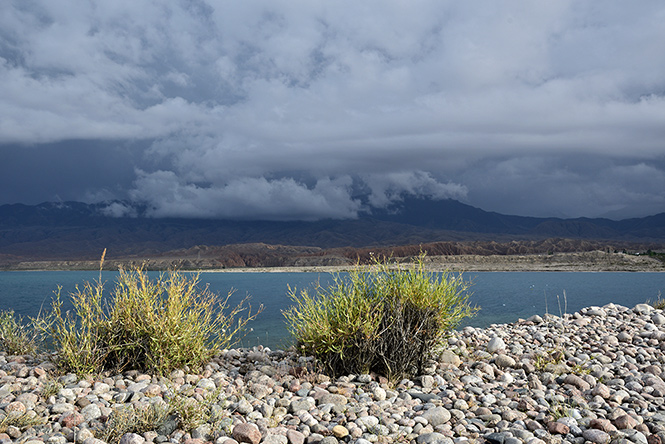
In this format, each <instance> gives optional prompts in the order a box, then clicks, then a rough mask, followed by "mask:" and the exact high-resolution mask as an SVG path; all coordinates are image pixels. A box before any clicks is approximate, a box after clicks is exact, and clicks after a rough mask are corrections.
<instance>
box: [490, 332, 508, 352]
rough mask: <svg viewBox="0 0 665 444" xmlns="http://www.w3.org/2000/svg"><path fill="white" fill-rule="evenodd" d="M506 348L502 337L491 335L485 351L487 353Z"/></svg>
mask: <svg viewBox="0 0 665 444" xmlns="http://www.w3.org/2000/svg"><path fill="white" fill-rule="evenodd" d="M505 349H506V343H505V342H503V339H501V338H500V337H498V336H493V337H492V339H490V341H489V342H488V343H487V351H488V352H489V353H496V352H498V351H499V350H505Z"/></svg>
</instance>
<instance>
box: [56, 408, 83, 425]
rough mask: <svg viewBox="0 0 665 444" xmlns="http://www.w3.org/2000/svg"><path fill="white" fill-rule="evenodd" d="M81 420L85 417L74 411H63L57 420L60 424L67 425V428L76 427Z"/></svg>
mask: <svg viewBox="0 0 665 444" xmlns="http://www.w3.org/2000/svg"><path fill="white" fill-rule="evenodd" d="M83 421H85V418H84V417H83V415H81V414H80V413H79V412H75V411H68V412H66V413H63V414H62V415H60V419H58V422H59V423H60V425H61V426H63V427H67V428H70V429H71V428H72V427H76V426H78V425H79V424H81V423H82V422H83Z"/></svg>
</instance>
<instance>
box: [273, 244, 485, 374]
mask: <svg viewBox="0 0 665 444" xmlns="http://www.w3.org/2000/svg"><path fill="white" fill-rule="evenodd" d="M333 279H334V280H333V283H332V284H331V285H330V286H328V287H327V288H324V287H322V286H320V285H317V286H316V287H315V289H314V290H315V291H314V294H313V295H312V294H310V293H309V292H308V291H307V290H302V291H301V292H300V293H299V294H298V293H297V292H296V291H295V290H292V289H289V296H290V298H291V299H292V301H293V302H294V305H293V306H292V307H291V308H290V309H288V310H287V311H285V312H284V316H285V317H286V320H287V325H288V328H289V331H290V332H291V334H292V335H293V336H294V338H295V340H296V342H297V345H298V347H299V350H300V351H301V352H303V353H306V354H311V355H313V356H315V357H316V358H318V359H319V360H320V361H321V363H322V364H323V366H324V367H325V368H326V369H327V370H328V371H329V372H331V373H332V374H334V375H341V374H345V373H347V374H348V373H368V372H370V371H375V372H377V373H380V374H383V375H386V376H388V377H389V378H390V379H393V380H395V379H398V378H400V377H402V376H409V375H413V374H414V373H415V372H420V371H422V367H423V364H424V363H425V361H426V360H427V359H429V358H430V357H432V355H433V354H434V353H435V351H436V350H437V348H438V347H440V346H442V345H443V342H444V339H445V338H446V337H447V335H448V333H449V332H450V330H452V329H453V328H455V327H456V326H457V325H458V324H459V323H460V321H461V320H462V319H464V318H465V317H467V316H470V315H473V314H474V313H475V311H476V309H475V308H473V307H471V306H470V305H469V304H468V297H469V294H468V293H467V290H468V287H469V284H468V283H467V282H465V281H464V280H463V279H462V275H461V274H460V275H457V276H453V275H451V274H450V273H447V272H446V273H441V274H438V273H432V272H428V271H427V270H426V269H425V266H424V255H423V256H420V257H419V258H418V259H417V260H416V262H415V264H413V265H412V266H411V267H409V268H407V269H398V268H391V267H390V266H389V265H388V264H387V263H386V262H385V261H382V262H381V261H376V263H375V264H374V265H373V266H372V267H371V268H370V269H369V270H368V271H367V272H365V271H364V269H362V268H361V267H360V266H356V267H355V268H354V269H353V270H352V271H351V272H350V273H349V275H348V277H343V276H341V275H339V274H336V275H334V276H333Z"/></svg>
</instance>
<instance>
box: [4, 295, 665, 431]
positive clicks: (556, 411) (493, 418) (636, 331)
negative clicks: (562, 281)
mask: <svg viewBox="0 0 665 444" xmlns="http://www.w3.org/2000/svg"><path fill="white" fill-rule="evenodd" d="M448 345H449V346H448V347H447V348H446V349H445V350H443V351H442V352H441V353H440V355H439V356H438V357H437V359H436V360H433V361H430V362H429V363H428V365H427V366H426V368H425V369H424V371H423V374H421V375H417V376H416V377H414V378H412V379H404V380H402V381H388V380H386V379H384V378H382V377H380V376H377V375H372V374H360V375H346V376H342V377H339V378H335V379H331V378H330V377H328V376H326V375H323V374H320V373H318V372H317V371H316V366H315V364H314V362H313V361H312V359H311V358H306V357H299V356H298V355H297V354H295V353H294V352H292V351H280V350H269V349H267V348H263V347H255V348H253V349H231V350H227V351H224V352H223V353H221V354H220V355H219V356H217V357H216V358H215V359H213V360H212V361H211V362H210V363H208V364H207V365H206V366H205V368H204V369H202V370H201V371H199V372H193V371H188V370H187V369H185V370H178V371H174V372H172V373H171V374H170V375H169V376H168V377H160V376H155V375H149V374H142V373H139V372H137V371H127V372H125V373H123V374H118V375H113V374H103V375H95V376H89V377H83V378H81V377H78V376H77V375H74V374H64V375H62V374H60V375H59V374H57V373H56V372H55V367H54V365H53V364H52V363H51V362H50V361H49V360H48V356H39V357H32V356H8V355H2V356H0V432H1V433H0V444H7V443H10V442H16V443H29V444H43V443H48V444H67V443H69V442H76V443H78V444H102V442H118V441H119V442H121V443H122V444H142V443H150V442H153V443H161V442H170V443H186V444H202V443H204V442H208V441H209V442H214V443H216V444H236V443H242V442H245V443H250V444H258V443H260V442H263V443H266V444H303V443H307V444H317V443H320V444H340V443H356V444H368V443H393V442H403V443H411V442H412V443H417V444H429V443H446V444H453V443H454V444H466V443H472V442H474V443H475V442H489V443H491V444H521V443H526V444H543V443H546V444H558V443H562V442H570V443H576V444H583V443H586V442H591V443H595V444H606V443H610V442H612V443H617V444H618V443H622V444H623V443H625V444H629V443H635V444H661V443H662V442H665V382H664V378H665V373H664V370H663V363H664V362H665V353H664V352H665V314H663V312H661V310H657V309H654V308H653V307H651V306H650V305H646V304H640V305H637V306H635V307H633V308H627V307H622V306H618V305H614V304H609V305H606V306H604V307H589V308H585V309H582V310H580V311H579V312H577V313H574V314H572V315H571V314H565V315H563V316H562V317H557V316H552V315H545V316H542V317H541V316H533V317H531V318H529V319H527V320H520V321H518V322H515V323H513V324H505V325H492V326H490V327H488V328H485V329H479V328H472V327H466V328H464V329H462V330H460V331H455V332H453V334H452V335H451V336H450V338H449V340H448ZM176 404H177V405H179V406H180V409H179V410H178V413H173V414H171V415H168V416H166V417H165V418H164V419H163V420H162V421H160V422H159V424H157V425H155V426H154V427H152V428H150V427H148V428H146V426H143V427H144V429H141V427H140V426H137V427H135V429H134V430H129V429H128V427H129V426H130V425H131V424H130V423H132V420H131V419H130V418H131V415H128V412H149V411H160V408H161V411H169V409H168V407H169V406H174V405H176ZM183 407H185V408H183ZM151 409H152V410H151ZM197 415H198V416H197ZM122 426H125V431H123V428H122ZM111 427H115V428H116V429H117V430H118V431H119V432H118V433H117V434H116V435H111V434H109V433H104V430H107V431H108V430H110V428H111Z"/></svg>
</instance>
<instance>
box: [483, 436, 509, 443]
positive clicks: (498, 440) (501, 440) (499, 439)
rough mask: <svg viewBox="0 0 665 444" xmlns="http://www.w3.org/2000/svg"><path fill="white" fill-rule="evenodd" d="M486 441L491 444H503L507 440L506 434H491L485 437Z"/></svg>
mask: <svg viewBox="0 0 665 444" xmlns="http://www.w3.org/2000/svg"><path fill="white" fill-rule="evenodd" d="M485 440H486V441H487V442H488V443H490V444H503V443H504V442H505V440H506V434H505V433H490V434H489V435H486V436H485Z"/></svg>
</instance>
